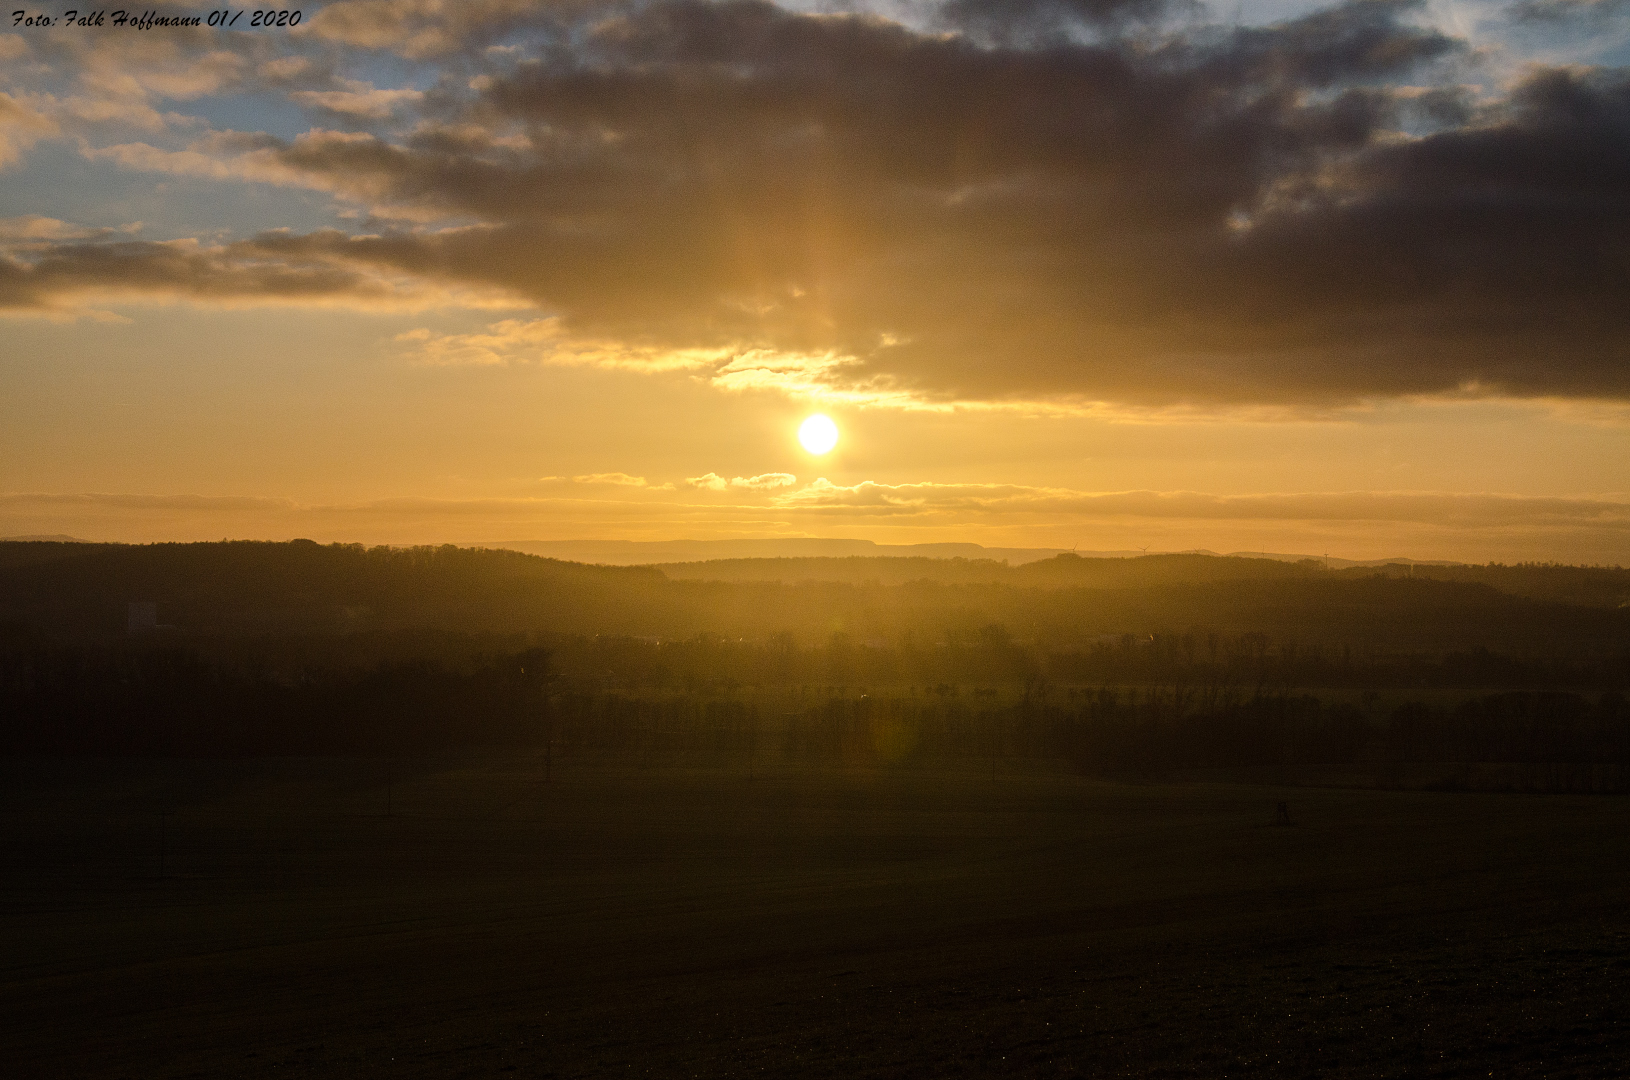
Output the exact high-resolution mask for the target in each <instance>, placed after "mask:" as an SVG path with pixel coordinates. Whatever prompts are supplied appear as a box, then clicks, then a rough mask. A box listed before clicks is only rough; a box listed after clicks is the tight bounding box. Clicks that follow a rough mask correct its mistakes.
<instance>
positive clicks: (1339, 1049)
mask: <svg viewBox="0 0 1630 1080" xmlns="http://www.w3.org/2000/svg"><path fill="white" fill-rule="evenodd" d="M556 765H557V767H556V769H555V771H554V774H553V781H552V783H550V784H548V785H547V786H545V785H544V784H542V783H541V782H540V781H541V779H542V777H541V773H540V772H539V771H538V769H537V768H536V767H535V764H534V763H532V762H526V763H513V762H509V763H506V762H493V761H486V762H463V763H453V762H443V763H428V762H416V763H412V764H398V765H395V766H392V767H389V768H387V766H386V765H385V764H383V763H381V762H377V761H354V760H322V761H312V760H306V761H282V762H270V763H267V762H259V763H243V764H235V763H221V762H199V763H185V764H183V763H173V762H172V763H151V762H149V763H143V762H118V763H101V764H96V763H92V764H87V763H84V762H79V763H61V762H40V761H33V762H29V761H15V760H14V761H11V762H7V763H5V764H4V765H0V770H3V774H4V787H3V795H0V825H3V829H4V832H3V850H0V875H3V877H0V886H3V888H0V904H3V922H0V943H3V944H0V961H3V975H0V978H3V985H4V989H3V991H0V993H3V1000H0V1015H3V1016H4V1024H3V1035H0V1038H3V1045H0V1061H3V1062H4V1063H5V1064H4V1066H3V1070H4V1072H5V1073H6V1075H8V1076H18V1077H36V1076H37V1077H53V1076H62V1077H76V1078H83V1077H96V1076H109V1077H114V1076H129V1077H144V1078H145V1077H170V1076H200V1077H232V1076H290V1075H293V1076H299V1075H324V1076H371V1075H386V1076H398V1075H399V1076H436V1077H444V1076H489V1075H515V1076H537V1077H547V1076H555V1077H569V1076H623V1075H633V1076H705V1077H727V1076H742V1075H765V1076H775V1075H801V1076H806V1075H807V1076H843V1077H862V1076H880V1077H881V1076H990V1075H995V1076H1002V1075H1015V1076H1077V1075H1083V1076H1197V1077H1222V1076H1314V1075H1317V1076H1338V1077H1339V1076H1353V1077H1359V1076H1364V1077H1369V1076H1489V1075H1495V1076H1529V1075H1532V1076H1615V1075H1624V1074H1625V1072H1626V1070H1627V1068H1630V1066H1627V1065H1626V1062H1630V1002H1627V1000H1626V991H1627V990H1630V899H1627V898H1630V892H1627V888H1630V800H1625V799H1622V798H1617V797H1588V796H1516V795H1481V794H1424V793H1409V792H1379V791H1339V790H1313V789H1279V790H1276V789H1271V788H1261V787H1246V786H1224V785H1171V786H1160V785H1150V786H1141V785H1121V784H1111V783H1103V782H1097V781H1089V780H1084V779H1080V778H1077V777H1074V776H1067V775H1057V774H1047V773H1041V772H1035V773H1027V772H1024V771H1022V770H1019V769H1016V768H1010V769H1006V770H1005V771H1004V773H1003V774H1002V775H1000V776H998V777H996V778H995V779H994V780H993V779H992V778H991V775H990V774H989V772H968V773H960V774H959V773H924V772H902V773H886V772H866V773H857V772H847V773H846V772H841V771H804V772H793V771H769V772H766V771H764V770H760V771H758V772H757V774H756V775H749V773H748V772H747V771H745V770H738V771H730V772H723V771H710V770H704V769H683V768H679V767H667V768H657V767H651V766H650V765H649V763H646V765H645V766H643V767H642V766H640V765H636V764H627V765H624V766H613V765H609V764H601V765H599V766H595V767H590V766H588V765H585V764H583V763H581V762H568V763H559V762H557V763H556ZM387 774H389V775H390V777H391V783H390V785H389V790H388V792H387V787H386V784H385V780H386V777H387ZM387 797H388V798H389V800H390V802H389V808H390V810H391V811H392V813H391V815H390V816H386V813H385V811H386V800H387ZM1280 799H1284V800H1287V801H1288V802H1289V808H1290V812H1291V815H1292V824H1291V825H1289V826H1275V825H1273V824H1272V823H1271V822H1272V820H1273V816H1274V804H1275V802H1276V801H1278V800H1280ZM165 811H167V812H168V813H167V816H161V812H165ZM161 830H162V837H161ZM161 841H162V846H163V851H162V860H163V874H162V876H161V875H160V859H161V851H160V848H161Z"/></svg>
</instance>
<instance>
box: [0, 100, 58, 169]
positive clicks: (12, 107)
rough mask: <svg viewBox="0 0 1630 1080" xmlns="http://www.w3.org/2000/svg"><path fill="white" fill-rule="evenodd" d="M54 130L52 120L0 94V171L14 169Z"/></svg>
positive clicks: (53, 132)
mask: <svg viewBox="0 0 1630 1080" xmlns="http://www.w3.org/2000/svg"><path fill="white" fill-rule="evenodd" d="M58 130H59V129H58V127H57V124H56V122H55V121H54V120H51V119H50V118H48V117H46V116H43V115H41V114H40V113H38V112H36V111H35V110H33V109H31V108H29V107H28V106H27V105H25V104H23V103H22V102H20V101H18V100H17V99H16V98H14V97H12V96H11V95H10V94H6V93H3V92H0V169H4V168H5V167H6V166H8V165H15V164H16V163H17V162H18V161H19V160H21V159H22V156H23V153H24V151H26V150H27V149H28V148H29V147H31V146H33V145H34V144H35V143H37V142H39V141H40V140H41V139H44V138H48V137H50V136H52V135H55V134H57V132H58Z"/></svg>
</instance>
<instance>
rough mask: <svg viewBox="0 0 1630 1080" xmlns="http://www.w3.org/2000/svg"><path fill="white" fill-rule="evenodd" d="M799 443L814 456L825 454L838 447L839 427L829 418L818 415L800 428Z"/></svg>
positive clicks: (806, 421)
mask: <svg viewBox="0 0 1630 1080" xmlns="http://www.w3.org/2000/svg"><path fill="white" fill-rule="evenodd" d="M798 441H799V442H800V443H802V444H803V447H804V449H805V450H808V451H809V452H810V453H812V454H824V453H827V452H828V451H830V450H831V449H832V448H833V447H834V446H836V445H838V425H836V424H834V423H833V422H832V418H831V417H829V416H823V415H821V414H820V413H816V414H815V415H814V416H811V417H810V418H809V419H807V420H805V421H804V422H803V424H802V426H800V427H799V428H798Z"/></svg>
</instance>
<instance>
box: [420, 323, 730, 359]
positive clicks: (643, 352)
mask: <svg viewBox="0 0 1630 1080" xmlns="http://www.w3.org/2000/svg"><path fill="white" fill-rule="evenodd" d="M396 341H398V342H399V343H401V344H404V345H407V346H409V349H408V351H407V353H406V355H407V356H408V357H409V358H410V359H412V360H416V361H418V362H420V363H423V364H429V365H434V366H465V365H472V364H473V365H494V364H516V363H539V364H561V365H568V366H578V365H582V366H590V367H599V368H607V369H624V370H629V371H643V372H656V371H684V370H690V369H693V368H700V367H708V366H711V365H715V364H718V363H719V362H720V361H721V360H723V359H725V358H726V357H727V356H728V353H727V352H726V351H725V350H719V349H663V348H658V347H653V346H639V345H629V344H626V343H624V342H619V341H596V340H592V339H585V338H573V337H571V336H569V335H568V334H567V332H566V330H565V327H564V326H563V325H562V322H561V320H560V318H559V317H558V316H554V317H550V318H545V319H505V320H503V321H501V322H495V323H490V324H488V326H487V327H486V329H485V330H484V331H482V332H479V333H468V334H436V333H432V332H431V331H430V330H427V329H423V328H420V329H417V330H409V331H407V332H406V333H402V334H398V335H397V336H396Z"/></svg>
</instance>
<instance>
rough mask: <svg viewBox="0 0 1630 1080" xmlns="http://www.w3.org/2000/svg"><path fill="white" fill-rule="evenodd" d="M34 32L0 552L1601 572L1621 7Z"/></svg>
mask: <svg viewBox="0 0 1630 1080" xmlns="http://www.w3.org/2000/svg"><path fill="white" fill-rule="evenodd" d="M23 10H24V12H25V14H24V16H23V17H22V18H21V19H18V18H17V17H16V16H9V17H8V19H7V21H6V23H5V25H3V26H0V535H11V536H19V535H47V534H65V535H72V536H76V537H82V538H85V539H93V540H122V541H131V542H150V541H159V540H203V539H212V540H213V539H221V538H223V537H230V538H234V539H239V538H241V539H290V538H293V537H297V536H303V537H309V538H312V539H316V540H319V541H324V542H326V541H346V542H362V543H389V544H413V543H445V542H451V543H461V544H464V543H482V542H496V541H503V540H522V539H528V540H550V539H628V540H668V539H678V538H692V539H723V538H733V537H742V538H746V537H777V536H788V537H790V536H800V537H803V536H824V537H849V538H861V539H870V540H875V541H877V542H879V543H890V544H901V543H924V542H944V541H971V542H975V543H983V544H987V545H991V546H1005V547H1025V546H1034V547H1079V548H1080V549H1082V550H1119V549H1129V548H1141V547H1148V548H1150V549H1151V550H1184V549H1191V548H1205V549H1211V550H1217V551H1248V550H1270V551H1289V552H1305V553H1309V554H1327V553H1328V554H1331V555H1337V556H1341V557H1346V558H1385V557H1394V556H1404V557H1412V558H1419V559H1461V560H1467V561H1476V562H1484V561H1502V562H1516V561H1536V560H1537V561H1565V562H1584V563H1607V564H1621V565H1623V564H1630V66H1627V65H1630V0H1516V2H1506V0H1487V2H1471V0H1432V2H1425V3H1417V2H1407V0H1348V2H1344V3H1335V4H1325V3H1305V2H1299V0H1233V2H1230V3H1203V2H1199V0H1192V2H1191V0H999V2H998V0H893V2H879V3H874V4H864V3H854V4H841V5H840V4H821V3H790V2H789V3H784V4H781V5H776V4H772V3H764V2H757V0H734V2H726V3H709V2H702V0H664V2H644V0H621V2H602V0H537V2H533V0H465V2H460V3H451V2H444V0H342V2H339V3H329V4H323V5H313V6H311V7H307V8H302V9H299V12H300V17H299V20H298V25H293V26H273V27H264V28H261V27H255V28H251V27H249V26H248V25H247V24H248V22H249V20H250V18H251V15H252V12H253V9H248V10H246V12H245V13H244V15H243V16H242V17H240V18H239V19H238V21H237V22H236V23H235V24H234V25H233V26H232V27H229V28H211V27H208V26H199V27H184V26H163V25H151V26H132V25H126V26H117V25H113V24H111V23H108V22H107V21H106V19H104V25H102V26H77V25H74V26H70V25H66V24H64V22H63V20H62V16H63V15H64V14H65V13H66V11H67V10H68V9H67V8H58V7H49V8H47V7H29V8H26V9H23ZM144 10H152V11H154V12H156V13H157V14H159V15H162V16H166V17H171V18H190V17H195V16H196V17H203V16H206V15H208V14H209V12H208V11H207V10H206V9H203V8H197V9H195V8H192V7H188V6H186V5H180V4H153V3H150V4H148V5H145V6H144ZM234 10H235V9H234ZM289 10H290V11H291V13H292V12H293V10H294V9H289ZM109 15H111V12H109ZM42 16H43V17H44V19H48V20H51V21H52V24H51V25H42V21H43V20H42V19H41V18H40V17H42ZM290 21H293V19H292V15H291V19H290ZM31 22H32V23H33V25H30V23H31ZM817 412H818V413H823V414H825V415H828V416H830V417H831V418H832V419H833V420H834V421H835V422H836V424H837V426H838V428H839V432H840V439H839V442H838V444H837V446H836V448H834V449H833V450H832V451H831V452H829V453H826V454H820V455H817V454H812V453H810V452H808V451H806V450H804V449H803V448H802V447H801V446H800V444H799V442H798V440H797V430H798V427H799V425H800V423H801V422H802V421H803V420H804V418H806V417H808V416H809V415H811V414H813V413H817Z"/></svg>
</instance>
